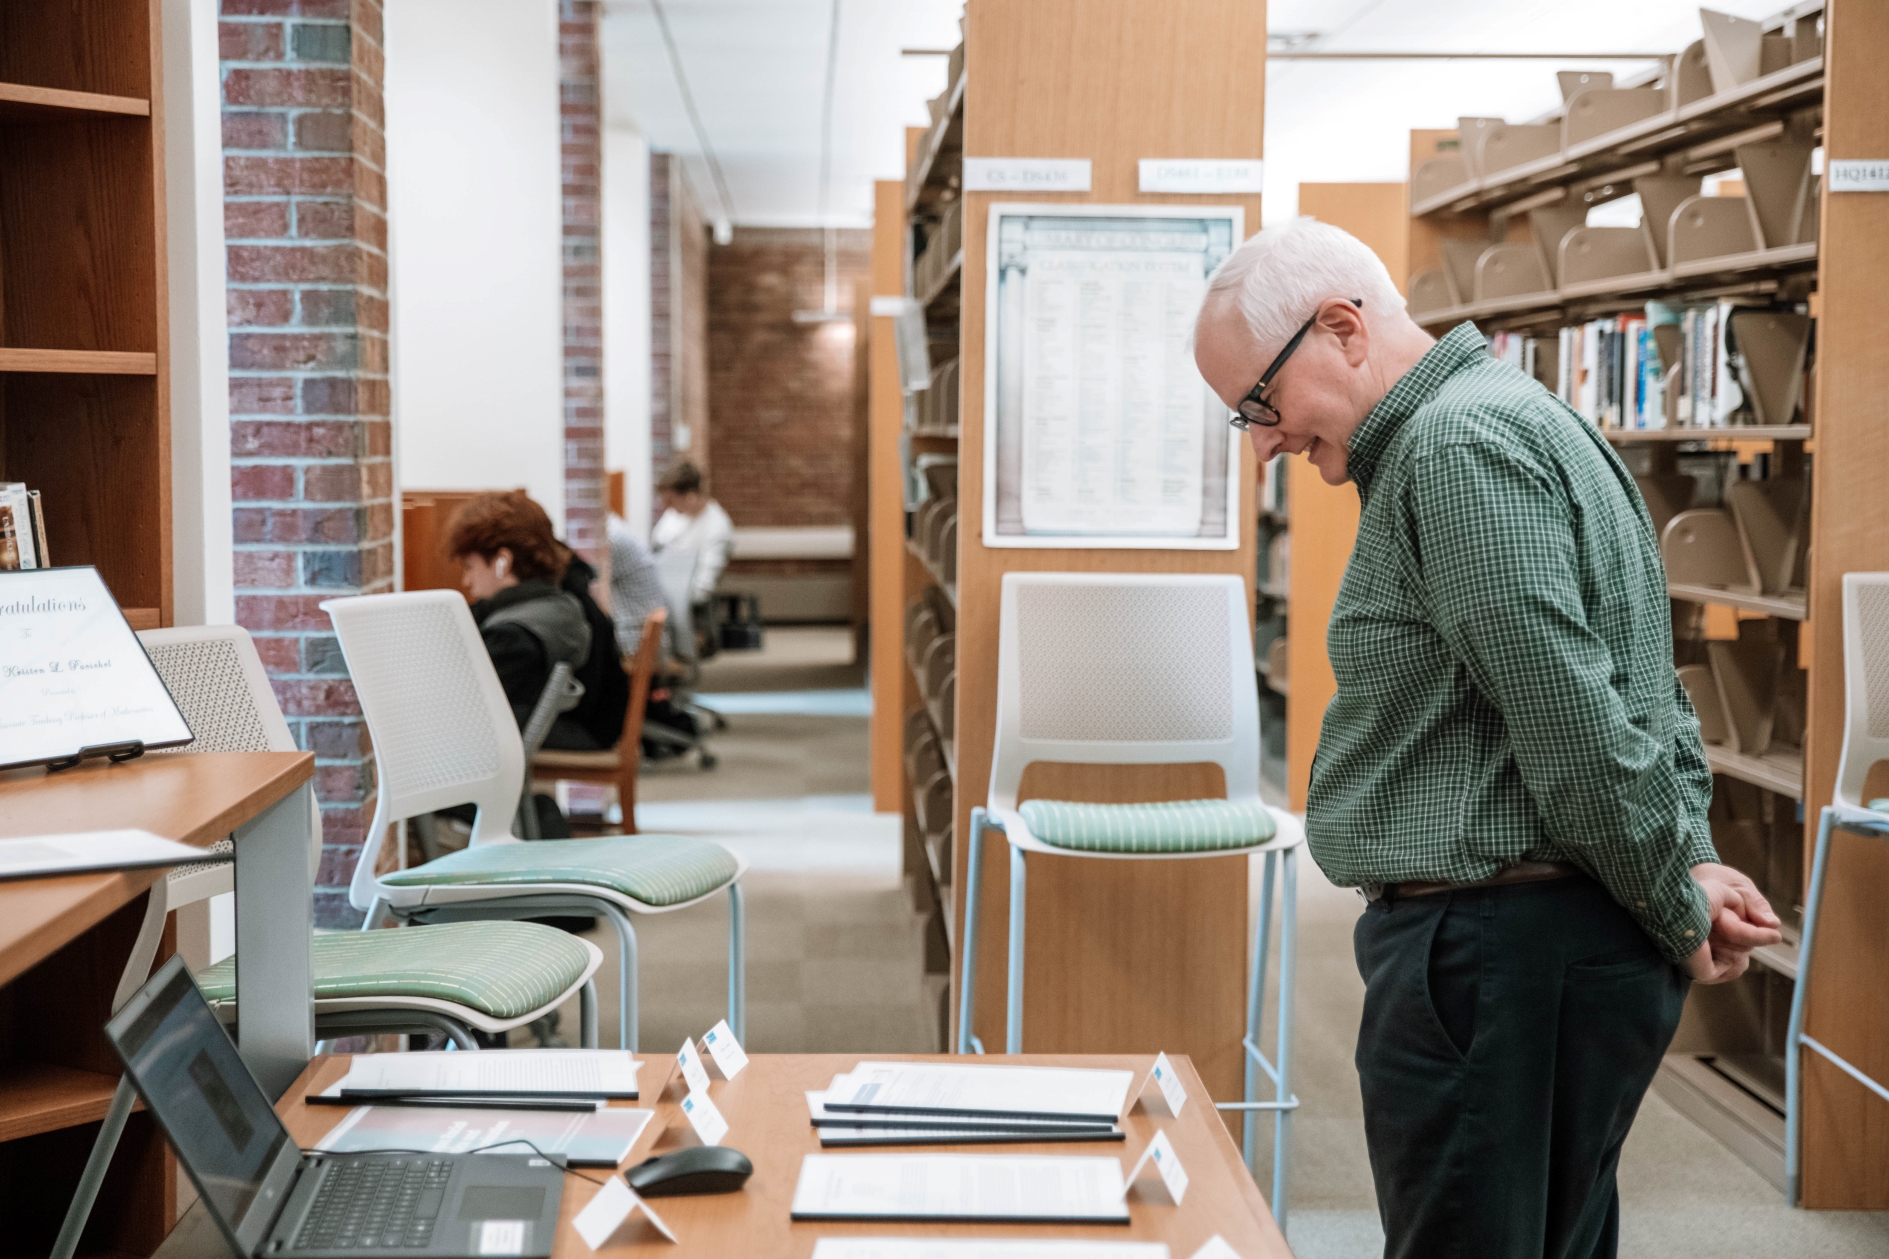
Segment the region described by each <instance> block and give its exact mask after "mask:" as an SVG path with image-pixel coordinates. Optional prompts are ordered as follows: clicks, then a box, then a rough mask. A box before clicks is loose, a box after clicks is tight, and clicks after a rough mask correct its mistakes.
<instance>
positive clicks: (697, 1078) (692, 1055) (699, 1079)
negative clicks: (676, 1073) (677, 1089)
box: [676, 1037, 708, 1096]
mask: <svg viewBox="0 0 1889 1259" xmlns="http://www.w3.org/2000/svg"><path fill="white" fill-rule="evenodd" d="M676 1064H677V1065H678V1066H680V1067H681V1068H682V1083H683V1085H684V1087H686V1088H687V1089H688V1090H689V1092H691V1093H701V1094H703V1095H704V1096H706V1095H707V1093H708V1068H707V1067H705V1066H703V1065H702V1055H701V1054H699V1053H697V1052H696V1050H695V1040H694V1038H693V1037H691V1038H689V1039H687V1040H684V1041H683V1042H682V1048H681V1049H678V1050H677V1051H676Z"/></svg>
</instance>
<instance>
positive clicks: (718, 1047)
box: [702, 1019, 748, 1080]
mask: <svg viewBox="0 0 1889 1259" xmlns="http://www.w3.org/2000/svg"><path fill="white" fill-rule="evenodd" d="M702 1047H703V1048H704V1049H706V1050H708V1056H709V1057H711V1058H713V1059H714V1060H715V1066H716V1068H717V1069H719V1070H720V1071H721V1075H722V1079H724V1080H732V1079H734V1078H735V1077H736V1076H738V1075H740V1074H741V1068H743V1067H745V1066H747V1065H748V1055H747V1054H745V1053H743V1052H742V1050H741V1042H740V1041H738V1040H736V1039H735V1034H734V1032H733V1031H732V1030H730V1028H729V1026H728V1020H727V1019H723V1020H722V1021H721V1022H719V1023H717V1024H715V1026H713V1027H711V1028H709V1029H708V1035H706V1036H704V1037H702Z"/></svg>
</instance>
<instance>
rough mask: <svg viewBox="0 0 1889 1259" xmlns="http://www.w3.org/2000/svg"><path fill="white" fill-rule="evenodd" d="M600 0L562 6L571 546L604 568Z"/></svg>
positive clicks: (566, 0)
mask: <svg viewBox="0 0 1889 1259" xmlns="http://www.w3.org/2000/svg"><path fill="white" fill-rule="evenodd" d="M601 9H602V6H601V5H600V4H598V3H597V0H558V105H559V110H558V112H559V114H560V116H561V137H560V138H561V141H562V147H561V154H562V157H563V168H564V169H563V176H564V540H565V542H566V543H568V544H569V545H570V547H571V548H572V549H573V550H575V551H578V552H580V553H582V554H583V555H584V556H585V558H587V559H589V560H590V562H591V563H592V564H594V565H596V566H597V567H598V569H599V570H601V569H602V568H603V564H602V557H603V555H604V553H605V552H607V551H608V549H609V548H608V546H607V545H606V544H605V541H604V512H605V511H606V510H607V503H608V498H607V495H606V487H605V485H604V466H603V271H602V266H601V262H600V259H601V249H600V246H601V232H602V224H603V213H602V210H601V206H602V185H601V170H602V166H603V128H602V122H603V120H602V99H603V94H602V92H601V91H600V90H599V85H598V69H597V65H598V63H597V21H598V17H599V15H600V12H601Z"/></svg>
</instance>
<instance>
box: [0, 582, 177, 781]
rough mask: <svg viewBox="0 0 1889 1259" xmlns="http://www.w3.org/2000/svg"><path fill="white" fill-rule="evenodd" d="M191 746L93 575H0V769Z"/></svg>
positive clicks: (135, 642) (152, 671) (108, 595)
mask: <svg viewBox="0 0 1889 1259" xmlns="http://www.w3.org/2000/svg"><path fill="white" fill-rule="evenodd" d="M190 739H191V734H190V727H189V725H188V724H186V723H185V721H184V715H183V714H182V713H181V712H179V711H178V709H177V702H176V701H175V700H173V699H172V698H171V693H170V692H169V691H168V690H166V689H165V687H164V681H163V679H162V678H160V677H158V675H157V669H156V667H155V666H153V665H152V663H151V658H150V657H149V656H147V655H146V654H145V652H144V645H143V644H142V643H140V642H139V641H138V636H137V635H136V634H134V633H133V632H132V630H131V626H130V624H129V623H128V622H126V620H125V614H124V613H123V612H121V611H120V610H119V608H118V602H117V600H115V599H113V598H112V596H111V591H109V590H107V589H106V588H105V582H104V581H103V579H101V578H100V577H99V575H98V570H97V569H96V568H91V567H83V568H41V569H32V570H29V571H25V572H0V769H7V768H11V767H13V766H17V765H40V764H49V763H50V764H62V763H65V762H73V761H76V759H77V758H78V757H80V756H83V755H93V754H98V755H107V754H109V755H114V756H115V757H123V756H126V755H136V753H137V752H139V751H142V750H145V749H149V748H169V747H177V746H178V745H180V744H184V743H188V742H190Z"/></svg>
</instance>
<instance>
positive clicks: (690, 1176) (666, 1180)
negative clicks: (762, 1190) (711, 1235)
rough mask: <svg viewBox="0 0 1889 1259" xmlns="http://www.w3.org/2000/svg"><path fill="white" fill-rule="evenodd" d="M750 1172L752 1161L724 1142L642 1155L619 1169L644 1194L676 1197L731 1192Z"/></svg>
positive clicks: (624, 1177)
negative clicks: (621, 1169) (652, 1154)
mask: <svg viewBox="0 0 1889 1259" xmlns="http://www.w3.org/2000/svg"><path fill="white" fill-rule="evenodd" d="M752 1175H754V1164H753V1163H750V1162H749V1161H748V1156H747V1155H745V1154H743V1153H742V1152H741V1151H740V1150H731V1149H729V1148H728V1147H727V1146H725V1145H692V1146H689V1147H688V1148H687V1149H682V1150H674V1151H671V1152H670V1153H668V1154H659V1155H657V1156H656V1157H655V1158H646V1159H644V1160H643V1161H642V1162H640V1163H638V1164H637V1165H636V1166H635V1167H632V1168H630V1170H628V1171H627V1172H624V1173H623V1179H625V1180H627V1181H629V1182H630V1188H632V1189H634V1190H636V1192H637V1193H639V1194H641V1195H642V1196H643V1197H645V1198H676V1197H681V1196H682V1195H683V1194H691V1193H733V1192H734V1191H735V1190H737V1189H739V1188H741V1186H743V1185H744V1184H746V1183H747V1182H748V1177H750V1176H752Z"/></svg>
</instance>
